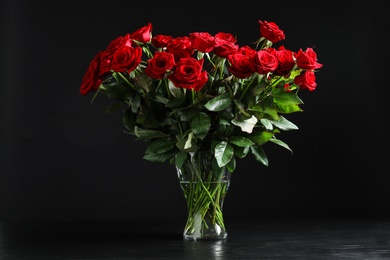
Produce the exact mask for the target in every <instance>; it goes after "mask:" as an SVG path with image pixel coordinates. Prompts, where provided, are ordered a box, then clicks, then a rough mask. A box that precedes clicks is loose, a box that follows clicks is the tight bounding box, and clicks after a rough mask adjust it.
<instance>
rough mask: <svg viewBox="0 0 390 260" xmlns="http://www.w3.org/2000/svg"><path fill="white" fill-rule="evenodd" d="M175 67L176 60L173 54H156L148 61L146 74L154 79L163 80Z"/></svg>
mask: <svg viewBox="0 0 390 260" xmlns="http://www.w3.org/2000/svg"><path fill="white" fill-rule="evenodd" d="M173 66H175V58H174V56H173V54H172V53H168V52H156V53H155V54H154V57H153V58H151V59H149V60H148V66H147V67H146V68H145V73H146V75H148V76H150V77H152V78H155V79H162V78H164V76H165V73H167V71H169V70H170V69H172V68H173Z"/></svg>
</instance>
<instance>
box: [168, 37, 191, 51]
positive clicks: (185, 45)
mask: <svg viewBox="0 0 390 260" xmlns="http://www.w3.org/2000/svg"><path fill="white" fill-rule="evenodd" d="M177 50H193V48H192V43H191V40H190V38H189V37H188V36H182V37H176V38H172V39H171V41H170V42H169V44H168V46H167V51H168V52H174V51H177Z"/></svg>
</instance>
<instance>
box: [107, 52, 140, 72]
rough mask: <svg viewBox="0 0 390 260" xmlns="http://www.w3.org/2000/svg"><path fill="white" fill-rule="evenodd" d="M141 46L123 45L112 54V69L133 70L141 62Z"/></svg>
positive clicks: (118, 70)
mask: <svg viewBox="0 0 390 260" xmlns="http://www.w3.org/2000/svg"><path fill="white" fill-rule="evenodd" d="M141 58H142V48H141V47H138V46H137V47H135V48H133V47H127V46H126V47H123V48H121V49H118V50H117V51H116V52H114V54H113V55H112V62H111V65H112V69H113V70H115V71H116V72H124V71H127V72H131V71H133V70H135V68H136V67H137V66H138V65H139V64H140V63H141Z"/></svg>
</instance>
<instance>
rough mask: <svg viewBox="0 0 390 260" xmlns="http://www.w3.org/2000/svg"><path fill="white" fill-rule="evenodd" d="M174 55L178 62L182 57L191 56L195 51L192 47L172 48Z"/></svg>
mask: <svg viewBox="0 0 390 260" xmlns="http://www.w3.org/2000/svg"><path fill="white" fill-rule="evenodd" d="M170 53H172V54H173V56H174V57H175V61H176V62H178V61H179V60H180V59H182V58H190V57H191V56H192V54H193V53H194V52H193V51H192V50H190V49H181V50H171V52H170Z"/></svg>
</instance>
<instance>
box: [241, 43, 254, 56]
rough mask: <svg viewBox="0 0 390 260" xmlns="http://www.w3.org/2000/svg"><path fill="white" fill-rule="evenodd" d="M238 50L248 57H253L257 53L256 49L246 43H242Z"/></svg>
mask: <svg viewBox="0 0 390 260" xmlns="http://www.w3.org/2000/svg"><path fill="white" fill-rule="evenodd" d="M239 52H240V53H241V54H244V55H246V56H248V57H253V56H255V55H256V53H257V51H256V50H255V49H253V48H251V47H249V46H248V45H244V46H242V47H240V49H239Z"/></svg>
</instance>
